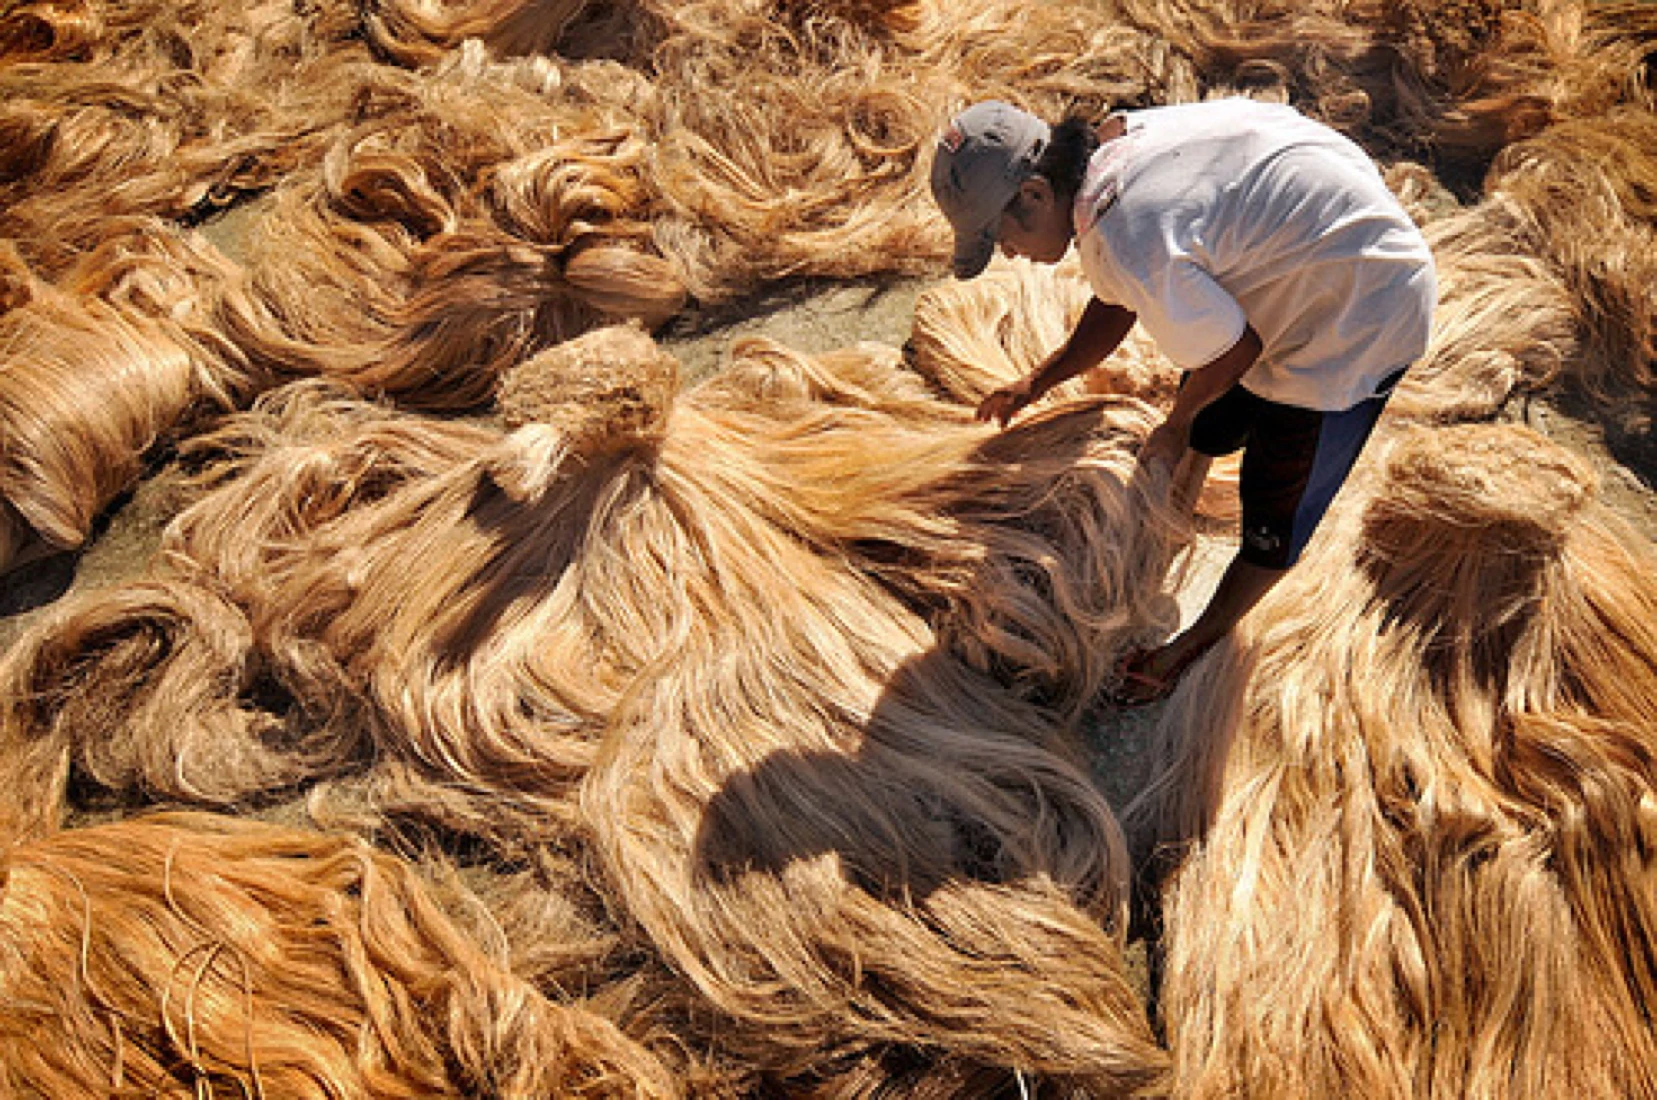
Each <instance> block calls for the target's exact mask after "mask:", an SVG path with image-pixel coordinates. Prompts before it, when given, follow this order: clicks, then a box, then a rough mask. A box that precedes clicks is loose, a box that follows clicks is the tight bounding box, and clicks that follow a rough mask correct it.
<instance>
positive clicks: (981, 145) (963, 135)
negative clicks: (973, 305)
mask: <svg viewBox="0 0 1657 1100" xmlns="http://www.w3.org/2000/svg"><path fill="white" fill-rule="evenodd" d="M1050 136H1051V130H1050V129H1049V127H1048V125H1047V123H1045V122H1043V121H1042V120H1041V119H1039V118H1037V117H1036V116H1035V115H1032V114H1031V113H1030V112H1028V111H1025V110H1021V109H1020V108H1018V107H1014V106H1013V105H1012V104H1010V103H1001V102H999V101H997V100H993V99H992V100H987V101H985V102H983V103H975V104H973V105H972V106H971V107H968V108H967V109H966V110H964V111H962V112H961V113H960V114H958V115H956V116H955V118H954V119H953V120H952V121H951V122H950V124H949V125H948V126H947V127H946V128H945V129H944V132H943V134H942V135H940V136H939V138H938V149H937V152H936V153H935V154H934V155H933V158H932V197H933V198H935V199H936V200H937V201H938V207H939V209H941V210H942V211H943V212H944V217H946V218H948V219H949V224H950V225H951V226H953V227H954V229H955V277H956V278H957V279H970V278H972V277H973V276H975V275H977V274H978V273H979V272H981V271H983V270H984V268H985V267H987V266H989V262H990V257H992V256H994V255H995V235H996V229H997V227H998V226H999V224H1000V221H1001V215H1002V213H1003V212H1004V211H1005V210H1006V209H1007V206H1008V204H1009V203H1011V202H1012V201H1013V196H1014V195H1016V194H1018V186H1019V184H1021V183H1023V182H1024V180H1025V179H1026V178H1027V177H1028V176H1029V175H1030V173H1031V172H1032V171H1033V170H1034V169H1035V166H1036V162H1037V161H1038V160H1040V159H1041V154H1042V151H1043V150H1045V149H1046V148H1047V141H1048V138H1049V137H1050Z"/></svg>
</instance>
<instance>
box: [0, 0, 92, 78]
mask: <svg viewBox="0 0 1657 1100" xmlns="http://www.w3.org/2000/svg"><path fill="white" fill-rule="evenodd" d="M100 15H101V12H99V11H98V9H97V8H96V7H94V6H93V5H92V4H90V3H87V2H85V0H81V2H78V3H68V4H64V3H51V4H39V3H33V4H18V5H15V6H14V7H11V8H9V9H8V10H7V11H6V12H5V13H4V14H0V64H6V65H15V64H18V63H19V62H42V61H69V60H80V59H83V58H85V57H86V56H87V54H88V53H90V52H91V48H92V46H93V44H94V43H96V42H97V41H98V40H99V38H100V37H102V33H103V20H102V19H101V18H100Z"/></svg>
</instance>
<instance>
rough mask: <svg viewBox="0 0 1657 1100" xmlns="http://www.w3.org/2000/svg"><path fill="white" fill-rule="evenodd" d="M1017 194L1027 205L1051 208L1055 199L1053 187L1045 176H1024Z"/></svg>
mask: <svg viewBox="0 0 1657 1100" xmlns="http://www.w3.org/2000/svg"><path fill="white" fill-rule="evenodd" d="M1018 193H1019V197H1020V198H1022V199H1023V200H1024V202H1025V203H1026V204H1027V205H1030V204H1033V205H1039V206H1043V207H1046V206H1051V205H1052V204H1053V200H1054V198H1055V194H1054V191H1053V185H1052V184H1051V183H1050V182H1048V179H1047V177H1046V176H1026V177H1025V178H1024V182H1023V183H1021V184H1019V185H1018Z"/></svg>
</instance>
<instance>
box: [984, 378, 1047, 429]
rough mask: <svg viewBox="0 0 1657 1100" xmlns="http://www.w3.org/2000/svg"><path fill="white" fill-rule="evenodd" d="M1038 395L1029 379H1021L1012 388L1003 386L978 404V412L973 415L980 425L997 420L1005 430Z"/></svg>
mask: <svg viewBox="0 0 1657 1100" xmlns="http://www.w3.org/2000/svg"><path fill="white" fill-rule="evenodd" d="M1036 396H1037V395H1036V393H1035V392H1034V390H1033V389H1032V388H1031V386H1030V380H1029V379H1028V378H1021V379H1019V380H1018V381H1017V382H1014V383H1013V384H1012V385H1010V386H1002V387H1001V388H1000V389H998V390H996V391H995V392H994V393H992V394H990V395H989V396H988V397H986V398H984V400H983V401H981V402H979V403H978V411H977V412H976V413H974V414H973V416H974V418H975V419H977V420H978V421H979V422H980V423H983V422H985V421H988V420H995V421H997V422H999V423H1000V425H1001V426H1002V427H1003V428H1005V427H1006V426H1007V422H1008V421H1009V420H1011V419H1012V418H1013V417H1014V416H1016V415H1018V413H1019V412H1020V411H1021V410H1022V409H1023V408H1024V407H1025V406H1026V405H1028V404H1029V403H1030V402H1032V401H1034V400H1035V399H1036Z"/></svg>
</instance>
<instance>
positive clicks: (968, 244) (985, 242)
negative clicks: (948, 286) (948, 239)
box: [955, 229, 995, 279]
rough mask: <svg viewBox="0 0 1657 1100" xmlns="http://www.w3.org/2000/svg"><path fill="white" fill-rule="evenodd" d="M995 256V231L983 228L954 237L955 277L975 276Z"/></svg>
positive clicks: (969, 277) (967, 277)
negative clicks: (970, 233)
mask: <svg viewBox="0 0 1657 1100" xmlns="http://www.w3.org/2000/svg"><path fill="white" fill-rule="evenodd" d="M994 257H995V231H994V230H993V229H984V230H981V231H979V232H978V233H976V234H974V235H971V236H957V237H956V238H955V277H956V278H957V279H972V278H976V277H977V276H978V275H979V273H980V272H982V271H983V270H984V269H985V268H986V267H988V266H990V260H992V259H993V258H994Z"/></svg>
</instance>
